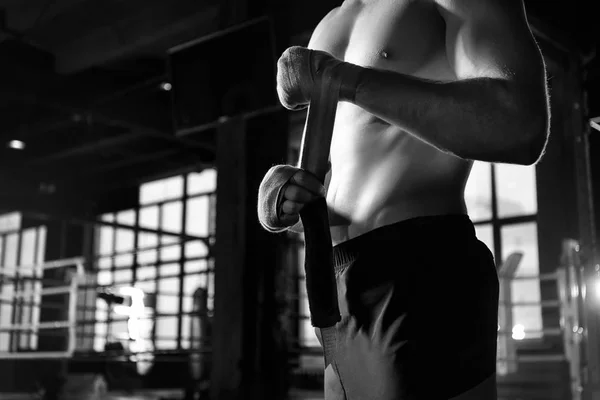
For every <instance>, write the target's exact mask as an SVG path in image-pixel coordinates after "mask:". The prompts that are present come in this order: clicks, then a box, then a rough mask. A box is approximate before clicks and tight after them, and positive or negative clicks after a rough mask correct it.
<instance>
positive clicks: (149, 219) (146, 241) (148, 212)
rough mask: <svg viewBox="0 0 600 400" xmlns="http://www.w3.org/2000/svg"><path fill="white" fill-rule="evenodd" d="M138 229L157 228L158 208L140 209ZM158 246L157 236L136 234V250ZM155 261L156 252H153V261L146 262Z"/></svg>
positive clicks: (142, 233)
mask: <svg viewBox="0 0 600 400" xmlns="http://www.w3.org/2000/svg"><path fill="white" fill-rule="evenodd" d="M139 218H140V221H139V222H140V227H142V228H149V229H156V228H158V206H150V207H143V208H141V209H140V217H139ZM157 245H158V235H157V234H154V233H147V232H139V233H138V248H142V249H143V248H148V247H154V246H157ZM155 261H156V251H154V259H153V260H152V261H147V262H155Z"/></svg>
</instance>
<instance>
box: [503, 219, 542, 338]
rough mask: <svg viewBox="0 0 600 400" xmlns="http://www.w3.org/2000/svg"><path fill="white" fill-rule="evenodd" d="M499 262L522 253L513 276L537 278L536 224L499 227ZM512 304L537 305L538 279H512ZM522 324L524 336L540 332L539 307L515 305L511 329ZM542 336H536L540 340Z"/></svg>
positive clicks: (540, 310) (540, 317)
mask: <svg viewBox="0 0 600 400" xmlns="http://www.w3.org/2000/svg"><path fill="white" fill-rule="evenodd" d="M501 238H502V259H503V260H504V259H506V257H508V256H509V255H510V254H511V253H513V252H517V251H518V252H521V253H523V258H522V260H521V263H520V265H519V267H518V269H517V272H516V274H515V276H516V277H519V276H532V275H533V276H537V275H539V255H538V241H537V225H536V223H535V222H530V223H525V224H518V225H507V226H503V227H502V228H501ZM511 289H512V294H511V301H512V302H513V303H517V302H540V301H541V294H540V283H539V279H515V280H514V281H513V282H512V284H511ZM514 325H522V326H523V327H524V328H525V332H526V337H529V338H531V337H532V336H533V335H530V334H527V332H528V331H539V330H541V329H542V309H541V306H538V305H535V306H515V307H514V308H513V326H514ZM540 336H541V335H539V334H538V335H535V337H540Z"/></svg>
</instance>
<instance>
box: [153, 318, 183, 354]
mask: <svg viewBox="0 0 600 400" xmlns="http://www.w3.org/2000/svg"><path fill="white" fill-rule="evenodd" d="M177 325H178V322H177V317H158V318H156V348H157V349H174V348H176V347H177Z"/></svg>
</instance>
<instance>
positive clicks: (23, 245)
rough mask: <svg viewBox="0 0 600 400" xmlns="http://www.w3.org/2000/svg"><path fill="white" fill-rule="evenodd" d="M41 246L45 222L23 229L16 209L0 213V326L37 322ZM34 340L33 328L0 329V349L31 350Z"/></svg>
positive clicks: (36, 341) (43, 242)
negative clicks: (7, 212) (42, 224)
mask: <svg viewBox="0 0 600 400" xmlns="http://www.w3.org/2000/svg"><path fill="white" fill-rule="evenodd" d="M45 249H46V227H45V226H38V227H31V228H26V229H23V228H22V218H21V214H20V213H11V214H4V215H0V327H2V328H7V327H9V326H13V325H36V324H38V323H39V320H40V302H41V288H42V283H41V281H40V279H41V276H42V266H41V263H42V262H43V260H44V252H45ZM17 292H18V293H20V295H18V296H16V293H17ZM37 343H38V329H37V328H36V329H23V330H13V331H10V332H9V331H6V330H4V331H1V332H0V352H8V351H11V352H14V351H28V350H35V349H36V348H37Z"/></svg>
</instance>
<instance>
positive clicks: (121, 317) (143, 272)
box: [94, 169, 216, 351]
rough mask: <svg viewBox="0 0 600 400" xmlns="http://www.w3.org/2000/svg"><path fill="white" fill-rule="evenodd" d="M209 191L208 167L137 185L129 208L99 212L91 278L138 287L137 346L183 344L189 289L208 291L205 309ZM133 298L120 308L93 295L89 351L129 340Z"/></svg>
mask: <svg viewBox="0 0 600 400" xmlns="http://www.w3.org/2000/svg"><path fill="white" fill-rule="evenodd" d="M215 190H216V171H215V170H214V169H208V170H205V171H203V172H201V173H192V174H187V175H184V176H175V177H171V178H168V179H163V180H159V181H154V182H150V183H147V184H144V185H142V186H141V188H140V197H139V198H140V205H139V207H138V208H137V209H132V210H123V211H119V212H116V213H110V214H106V215H103V216H102V220H103V221H104V222H106V223H107V224H106V225H105V226H102V227H100V228H98V232H97V244H96V249H97V256H98V257H97V263H96V264H97V265H96V268H97V272H98V274H97V284H98V285H99V286H100V287H104V288H105V289H106V290H108V291H112V292H114V293H117V294H118V293H123V292H126V293H128V292H132V293H138V294H139V293H143V295H141V296H143V312H141V313H140V314H139V315H136V321H135V325H136V327H135V329H134V330H135V337H136V346H137V350H139V351H143V350H146V351H152V350H174V349H185V348H189V347H190V345H191V340H192V337H191V330H192V324H191V318H192V312H193V310H194V302H193V296H194V293H195V292H196V291H197V290H206V291H207V292H208V304H207V306H208V309H209V310H212V307H213V305H212V302H213V297H214V296H213V291H214V278H213V277H214V274H213V260H212V258H211V252H210V246H211V244H212V243H213V239H214V233H215V205H216V202H215V198H216V194H215ZM132 288H133V289H132ZM133 303H134V301H133V298H132V300H130V301H129V303H128V304H129V308H128V309H123V308H122V307H121V308H119V307H118V304H117V305H116V306H115V305H113V304H111V305H110V306H109V305H108V304H109V303H108V302H107V301H105V300H103V299H101V298H98V299H97V300H96V316H95V319H96V321H97V322H96V324H95V331H96V332H95V340H94V348H95V350H96V351H102V350H104V349H105V347H106V344H107V342H121V341H127V340H130V339H131V336H132V322H131V317H132V316H131V314H130V313H131V312H133V311H132V310H133V309H134V306H133ZM128 310H129V311H128ZM128 313H129V314H128Z"/></svg>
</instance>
